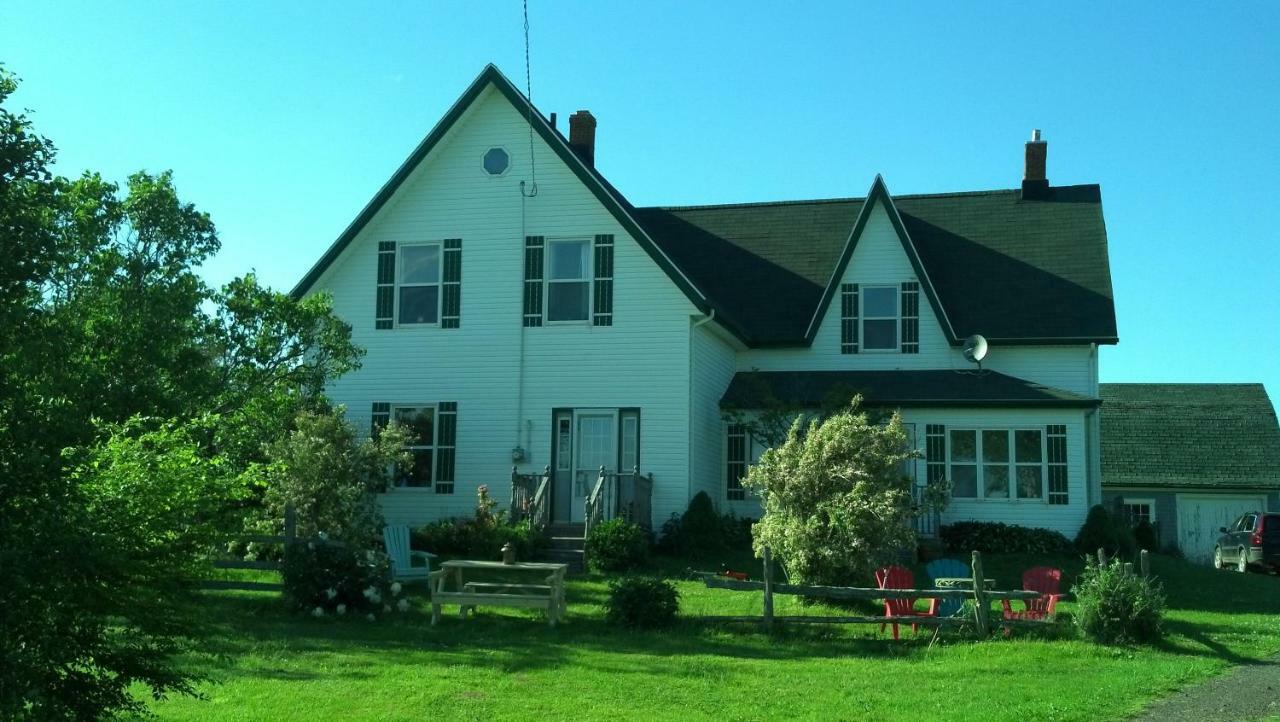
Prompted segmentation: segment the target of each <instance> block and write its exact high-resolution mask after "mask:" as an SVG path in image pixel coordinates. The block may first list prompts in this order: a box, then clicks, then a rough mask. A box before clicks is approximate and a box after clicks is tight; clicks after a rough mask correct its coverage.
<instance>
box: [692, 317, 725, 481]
mask: <svg viewBox="0 0 1280 722" xmlns="http://www.w3.org/2000/svg"><path fill="white" fill-rule="evenodd" d="M715 317H716V310H715V309H714V308H713V309H711V313H710V314H708V315H706V316H704V317H703V318H702V319H701V320H699V321H695V322H694V323H693V324H692V325H691V326H689V393H688V395H687V396H685V399H686V403H687V404H688V406H687V408H688V412H687V413H686V414H685V418H687V419H688V424H689V426H688V430H687V437H688V438H687V441H688V443H689V453H688V454H686V459H687V461H688V467H689V468H688V471H687V472H686V479H687V480H686V482H685V501H686V502H688V500H689V499H692V498H693V494H692V493H691V492H692V491H693V343H694V339H695V338H696V335H697V331H698V328H699V327H701V326H705V325H707V324H709V323H711V322H712V321H714V320H715ZM717 506H719V505H718V504H717Z"/></svg>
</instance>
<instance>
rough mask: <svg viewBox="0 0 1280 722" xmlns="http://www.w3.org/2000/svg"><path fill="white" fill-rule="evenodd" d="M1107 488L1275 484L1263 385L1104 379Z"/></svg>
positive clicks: (1279, 448) (1279, 479) (1278, 443)
mask: <svg viewBox="0 0 1280 722" xmlns="http://www.w3.org/2000/svg"><path fill="white" fill-rule="evenodd" d="M1100 395H1101V397H1102V411H1101V423H1102V483H1103V485H1105V486H1144V487H1145V486H1157V487H1184V488H1185V487H1221V488H1270V489H1275V488H1280V424H1277V422H1276V412H1275V409H1274V408H1273V407H1272V405H1271V399H1269V398H1268V397H1267V392H1266V390H1265V389H1264V388H1263V387H1262V385H1261V384H1101V385H1100Z"/></svg>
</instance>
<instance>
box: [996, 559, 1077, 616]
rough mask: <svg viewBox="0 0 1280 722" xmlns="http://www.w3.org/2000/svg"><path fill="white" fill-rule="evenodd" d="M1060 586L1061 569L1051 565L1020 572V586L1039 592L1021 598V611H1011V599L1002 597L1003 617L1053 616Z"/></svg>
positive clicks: (1059, 597)
mask: <svg viewBox="0 0 1280 722" xmlns="http://www.w3.org/2000/svg"><path fill="white" fill-rule="evenodd" d="M1061 586H1062V571H1061V570H1059V569H1054V568H1053V567H1032V568H1031V569H1028V570H1027V571H1025V572H1023V573H1022V588H1023V589H1027V590H1030V591H1033V592H1040V596H1039V597H1036V598H1035V599H1024V600H1022V603H1023V605H1024V606H1025V608H1024V609H1023V610H1022V611H1021V612H1015V611H1013V604H1012V600H1009V599H1003V600H1001V602H1002V603H1003V604H1004V618H1005V619H1048V618H1049V617H1052V616H1053V612H1054V609H1055V608H1057V606H1058V600H1059V599H1061V598H1062V596H1063V595H1061V594H1059V593H1058V589H1059V588H1060V587H1061Z"/></svg>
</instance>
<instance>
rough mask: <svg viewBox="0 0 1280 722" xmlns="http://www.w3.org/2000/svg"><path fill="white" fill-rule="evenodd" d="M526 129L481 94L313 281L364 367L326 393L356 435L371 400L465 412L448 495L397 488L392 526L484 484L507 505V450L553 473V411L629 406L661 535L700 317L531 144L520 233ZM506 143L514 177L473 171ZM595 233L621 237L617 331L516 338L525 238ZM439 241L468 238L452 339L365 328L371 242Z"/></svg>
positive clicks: (369, 319)
mask: <svg viewBox="0 0 1280 722" xmlns="http://www.w3.org/2000/svg"><path fill="white" fill-rule="evenodd" d="M527 128H528V126H527V125H526V124H525V120H524V118H523V117H521V115H520V114H519V113H518V112H517V111H516V110H515V109H514V108H512V106H511V105H510V104H509V103H508V102H507V101H506V99H505V98H503V97H502V96H501V95H500V94H498V93H497V92H495V91H494V90H493V89H490V90H488V91H486V94H484V95H483V96H482V97H480V98H479V99H477V101H476V102H475V104H474V105H473V106H472V107H471V108H470V109H469V110H468V111H467V113H466V114H465V115H464V116H463V117H462V118H461V119H460V120H459V121H458V123H457V124H455V126H454V127H453V129H452V130H451V131H450V133H449V135H448V137H447V138H446V139H445V140H444V141H443V142H442V143H441V144H440V145H439V146H437V148H436V150H434V151H433V152H432V154H431V156H430V157H428V158H427V159H425V160H424V161H423V163H422V164H421V165H420V166H419V167H418V168H417V170H416V171H415V172H414V173H413V174H412V175H411V176H410V178H409V179H408V180H407V181H406V182H405V183H404V184H403V185H402V186H401V188H400V190H399V191H398V192H397V193H396V195H395V197H394V198H393V199H392V200H391V201H390V202H389V203H388V204H387V206H385V207H384V208H383V210H382V211H381V212H380V213H379V214H378V216H377V217H376V218H375V219H374V220H373V221H372V222H371V223H370V224H369V225H368V226H367V227H365V228H364V229H363V231H362V232H361V233H360V234H359V236H358V237H357V238H356V239H355V240H354V241H353V242H352V244H351V245H350V246H349V247H348V248H347V250H346V252H345V253H344V254H343V255H342V257H341V258H340V259H339V260H338V261H337V262H335V263H334V264H333V265H332V266H331V267H330V268H329V269H328V270H327V271H326V272H325V274H324V275H323V276H322V277H321V279H320V281H319V282H318V284H317V287H316V288H317V290H320V289H325V290H329V291H331V292H332V293H333V296H334V303H335V309H336V311H337V313H338V315H339V316H341V317H342V318H343V319H344V320H346V321H347V322H348V323H350V324H351V325H352V327H353V329H354V331H353V333H354V340H355V342H356V343H357V344H359V345H361V346H363V347H365V348H366V349H367V350H368V355H367V356H366V357H365V360H364V366H363V368H361V369H360V370H359V371H356V372H354V373H351V374H349V375H347V376H345V377H343V378H341V379H339V380H337V381H335V382H334V383H332V384H331V385H330V387H329V389H328V390H329V394H330V395H331V397H332V398H333V399H334V400H335V401H337V402H339V403H343V404H346V405H347V407H348V416H349V418H350V419H351V420H352V421H353V423H355V424H357V425H358V428H361V429H367V428H369V414H370V405H371V404H372V402H375V401H387V402H393V403H399V402H419V401H427V402H431V401H456V402H457V403H458V417H457V418H458V436H457V463H456V480H457V483H456V485H455V491H454V493H453V494H451V495H437V494H435V493H434V492H433V491H430V490H425V489H395V490H392V491H391V492H389V493H387V494H385V495H383V496H382V498H381V503H382V507H383V510H384V513H385V514H386V516H387V518H388V519H389V520H391V521H395V522H406V523H413V524H418V523H422V522H424V521H427V520H430V519H435V518H442V517H449V516H462V515H469V514H471V513H472V511H473V510H474V508H475V494H476V487H478V486H479V485H480V484H488V485H489V486H490V489H491V490H492V492H493V493H494V495H495V496H496V497H497V498H498V499H499V500H506V499H507V498H509V496H508V495H509V493H510V486H509V479H510V472H511V465H512V462H511V449H512V447H514V446H516V445H520V446H523V447H524V448H525V449H526V450H527V458H526V460H525V461H524V462H522V463H521V464H520V467H521V470H522V471H531V470H536V469H541V468H542V467H543V466H545V465H546V464H547V463H548V462H549V456H550V440H551V415H552V409H553V408H556V407H638V408H640V410H641V439H640V465H641V470H642V471H643V472H645V473H650V472H651V473H653V474H654V477H655V489H654V510H653V511H654V519H655V520H656V521H657V522H659V523H660V522H661V521H662V520H663V519H665V518H667V517H668V516H669V515H670V514H671V512H672V511H683V510H684V508H685V506H686V504H687V501H688V474H689V463H688V453H689V430H688V419H689V383H688V374H689V362H688V359H689V351H688V344H689V318H690V315H691V314H693V313H695V309H694V307H693V305H692V304H691V303H689V302H688V300H687V299H686V298H685V296H684V295H683V294H682V293H681V292H680V291H679V290H678V289H677V288H676V286H675V285H674V284H673V283H672V282H671V280H670V279H669V278H668V277H667V276H666V274H665V273H663V271H662V270H661V269H660V268H659V267H658V266H657V265H656V264H654V263H653V261H652V259H650V258H649V257H648V255H647V254H646V253H645V251H644V250H643V249H642V248H640V246H639V245H638V244H637V243H636V242H634V240H633V239H631V237H630V236H629V235H628V234H627V233H626V232H625V231H624V230H623V228H622V227H621V226H620V225H619V224H618V223H617V222H616V220H615V219H614V218H613V216H612V215H610V214H609V213H608V212H607V211H606V210H605V209H604V207H603V206H602V205H601V204H600V202H599V201H598V200H597V199H596V198H595V197H594V196H593V195H592V194H591V192H590V191H589V190H588V189H587V188H586V187H585V186H583V184H582V183H581V182H580V181H579V180H578V178H577V177H576V176H575V175H573V173H572V172H571V170H570V169H569V168H568V167H566V166H565V165H564V164H563V163H562V162H561V161H560V160H559V158H558V157H557V156H556V155H555V154H554V152H553V151H552V150H551V149H550V148H549V147H547V146H545V145H544V144H543V142H542V141H541V139H540V138H536V137H535V139H536V146H535V147H536V152H537V174H538V176H537V178H538V195H537V197H536V198H532V199H529V200H527V201H524V203H525V225H524V227H523V228H522V226H521V204H522V199H521V195H520V190H519V182H520V180H521V179H525V178H528V177H529V169H528V161H529V158H528V151H527V148H528V142H529V137H528V130H527ZM499 145H500V146H504V147H506V148H507V149H508V150H509V151H510V152H511V168H510V170H509V171H508V172H507V173H506V174H505V175H503V176H500V177H496V178H495V177H490V176H488V175H486V174H485V173H484V172H483V171H482V169H481V165H480V160H481V157H482V155H483V154H484V152H485V151H486V150H487V149H488V148H489V147H491V146H499ZM597 233H612V234H613V235H614V236H615V249H616V250H615V258H614V275H615V278H616V281H615V284H614V316H613V326H609V327H596V326H591V325H588V324H581V325H577V324H574V325H552V326H543V327H541V328H530V329H524V328H523V326H522V304H521V290H522V280H523V263H524V236H525V235H542V236H546V237H548V238H555V237H562V236H579V237H587V238H590V237H591V236H593V235H594V234H597ZM443 238H461V239H462V319H461V328H457V329H441V328H436V327H428V328H406V329H393V330H374V328H373V325H374V323H373V322H374V281H375V270H376V269H375V261H376V255H377V244H378V242H379V241H397V242H402V243H403V242H414V241H426V240H438V239H443ZM317 250H318V249H317ZM522 333H523V334H524V341H525V350H524V354H525V363H524V374H525V375H524V400H523V404H519V402H518V399H519V397H520V394H519V390H518V389H519V386H520V383H519V377H520V363H519V358H520V338H521V334H522ZM518 405H519V406H520V408H519V409H518V408H517V407H518Z"/></svg>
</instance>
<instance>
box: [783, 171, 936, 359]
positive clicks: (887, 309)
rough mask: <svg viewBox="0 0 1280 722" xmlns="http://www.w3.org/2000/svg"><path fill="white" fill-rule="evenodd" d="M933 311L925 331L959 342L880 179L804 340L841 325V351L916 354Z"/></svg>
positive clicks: (854, 227) (845, 246) (849, 238)
mask: <svg viewBox="0 0 1280 722" xmlns="http://www.w3.org/2000/svg"><path fill="white" fill-rule="evenodd" d="M926 302H927V304H928V310H929V311H931V313H926V314H925V317H926V318H925V321H926V322H927V323H929V324H930V325H931V326H932V327H927V328H925V329H924V331H923V332H924V333H937V332H941V333H942V335H943V337H944V339H945V340H946V342H947V343H951V344H954V343H956V342H957V338H956V334H955V332H954V330H953V329H952V328H951V323H950V321H949V320H948V319H947V315H946V313H945V311H944V310H943V308H942V304H941V303H939V301H938V297H937V293H936V292H935V291H934V288H933V283H932V282H931V281H930V279H929V276H928V273H927V272H926V270H925V268H924V265H923V264H922V263H921V261H920V254H919V253H918V252H917V251H916V248H915V245H914V244H913V243H912V241H911V236H910V235H909V234H908V233H907V231H906V228H905V227H904V226H903V223H902V218H901V216H899V215H898V210H897V208H896V207H895V206H894V203H893V199H892V197H891V196H890V195H889V191H888V188H887V186H886V185H885V182H884V179H883V178H882V177H881V176H879V175H877V176H876V178H875V181H873V182H872V184H871V189H870V190H869V191H868V192H867V198H866V201H865V202H864V203H863V204H862V207H861V208H860V209H859V211H858V217H857V219H856V220H855V221H854V224H853V229H852V230H851V231H850V233H849V236H848V240H847V241H846V242H845V245H844V249H843V250H842V251H841V252H840V256H839V260H838V261H837V262H836V266H835V269H834V270H833V271H832V273H831V277H830V279H829V280H828V281H827V285H826V288H825V290H824V291H823V294H822V298H821V300H820V301H819V303H818V307H817V309H815V311H814V314H813V317H812V318H811V319H810V321H809V325H808V328H807V330H806V332H805V339H806V341H807V342H808V343H809V344H812V343H813V342H814V339H815V338H816V337H817V335H818V330H819V328H820V327H822V326H823V325H824V324H829V323H839V324H840V331H841V333H840V344H841V350H842V352H843V353H858V352H861V351H879V352H885V351H897V352H901V353H917V352H918V351H919V342H920V334H921V332H922V331H921V328H920V319H921V315H922V314H921V304H922V303H926Z"/></svg>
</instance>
